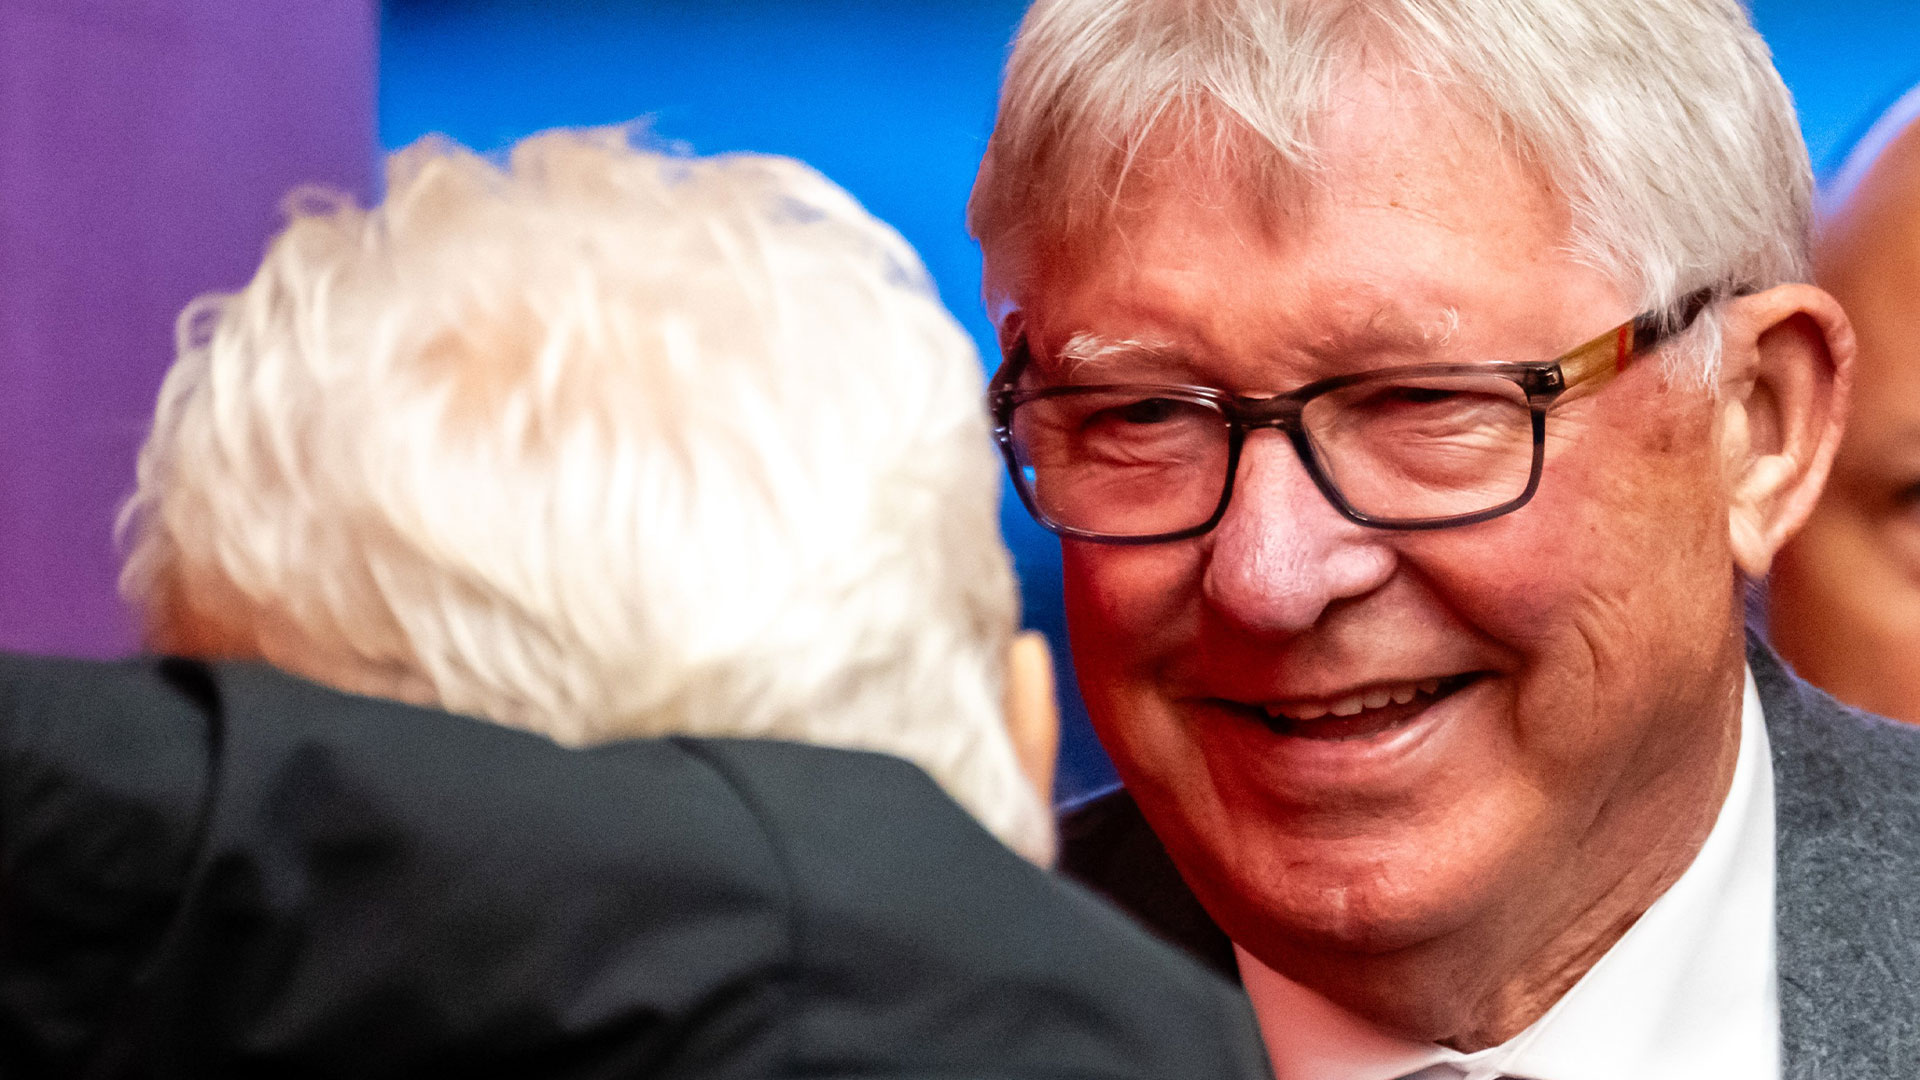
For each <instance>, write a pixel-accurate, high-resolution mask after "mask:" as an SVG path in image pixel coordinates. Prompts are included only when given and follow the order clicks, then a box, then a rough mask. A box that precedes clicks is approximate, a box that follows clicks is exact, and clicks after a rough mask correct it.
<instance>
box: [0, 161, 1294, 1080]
mask: <svg viewBox="0 0 1920 1080" xmlns="http://www.w3.org/2000/svg"><path fill="white" fill-rule="evenodd" d="M387 191H388V194H387V196H386V198H385V200H384V201H383V203H382V204H381V205H380V206H378V207H376V208H374V209H371V210H362V209H359V208H356V207H354V206H352V205H348V204H345V203H343V202H341V201H338V200H335V199H331V198H327V197H322V196H308V197H303V198H301V199H298V200H296V201H295V203H294V208H293V213H292V220H291V222H290V224H289V225H288V227H287V228H286V230H285V231H284V232H283V233H282V234H281V235H280V236H279V237H278V238H277V239H276V240H275V242H274V243H273V245H272V246H271V248H270V250H269V252H268V254H267V256H266V260H265V262H264V263H263V265H262V266H261V268H260V270H259V272H258V274H257V275H256V276H255V278H254V279H253V281H252V282H251V283H250V284H249V285H248V286H247V287H246V288H245V289H243V290H242V291H240V292H239V293H237V294H233V295H228V296H215V297H209V298H206V299H204V300H202V301H200V302H198V303H196V304H195V305H194V306H192V307H191V308H190V309H189V310H188V311H187V312H186V313H185V314H184V315H183V317H182V320H181V330H180V350H179V356H178V358H177V362H176V364H175V366H174V368H173V370H172V371H171V372H170V374H169V376H168V378H167V380H166V383H165V385H164V387H163V390H162V393H161V399H160V403H159V407H158V412H157V415H156V418H155V421H154V425H153V430H152V433H151V436H150V438H149V439H148V442H147V444H146V446H145V448H144V450H143V453H142V455H141V459H140V467H139V486H138V490H137V493H136V494H135V495H134V496H133V498H132V500H131V501H130V503H129V505H128V507H127V512H126V517H125V531H126V538H127V540H128V543H129V545H130V551H129V557H128V561H127V565H126V570H125V577H124V580H123V586H124V589H125V592H126V594H127V596H128V597H129V598H130V599H131V600H132V602H133V603H134V605H135V606H136V607H137V609H138V610H139V612H140V614H141V615H142V617H143V619H144V622H145V625H146V629H147V633H148V635H149V637H150V639H151V641H152V643H153V644H154V646H155V647H156V649H158V650H160V651H161V652H164V653H168V654H172V657H171V658H167V659H159V660H143V661H134V662H129V663H125V664H88V663H81V662H56V661H36V660H30V659H24V658H0V799H4V806H0V846H3V847H4V859H0V1069H3V1070H4V1072H5V1073H6V1075H7V1076H9V1077H35V1076H65V1075H74V1074H78V1073H84V1074H85V1075H89V1076H136V1075H137V1076H143V1077H147V1076H170V1077H198V1076H207V1075H235V1074H248V1075H302V1076H343V1077H344V1076H353V1077H375V1076H417V1075H424V1074H425V1073H426V1072H427V1071H429V1070H431V1071H435V1072H445V1073H447V1074H449V1075H468V1076H483V1075H484V1076H495V1075H498V1076H514V1077H527V1076H558V1075H565V1076H580V1077H587V1076H595V1077H601V1076H604V1077H613V1076H622V1077H631V1076H649V1077H663V1078H668V1077H686V1078H689V1080H692V1078H709V1077H743V1078H744V1077H787V1076H793V1077H799V1076H808V1077H828V1076H849V1077H851V1076H860V1077H894V1076H898V1077H903V1078H904V1077H910V1076H911V1077H922V1076H931V1075H941V1076H968V1077H988V1078H991V1077H1010V1078H1011V1077H1033V1078H1036V1080H1038V1078H1041V1077H1058V1076H1065V1075H1073V1076H1090V1077H1114V1078H1126V1077H1140V1078H1148V1077H1155V1078H1164V1080H1186V1078H1188V1077H1197V1076H1226V1077H1242V1076H1244V1077H1256V1076H1259V1075H1263V1074H1264V1072H1265V1066H1264V1063H1263V1062H1262V1060H1261V1058H1260V1055H1259V1052H1258V1048H1257V1047H1258V1042H1257V1036H1256V1035H1255V1034H1254V1029H1253V1025H1252V1020H1251V1016H1250V1015H1248V1014H1247V1013H1246V1011H1245V1005H1244V1002H1242V1001H1240V1000H1239V998H1238V996H1237V995H1235V994H1234V993H1233V992H1232V991H1231V989H1230V988H1229V987H1227V986H1225V985H1223V984H1221V983H1220V982H1219V981H1218V980H1217V979H1214V978H1213V977H1212V976H1211V975H1208V974H1207V973H1205V972H1204V971H1203V970H1201V969H1200V968H1199V967H1197V966H1195V965H1192V964H1191V963H1189V962H1188V961H1186V960H1185V959H1183V958H1181V957H1180V956H1179V955H1178V954H1177V953H1175V952H1174V951H1173V950H1171V949H1168V948H1166V947H1164V946H1162V945H1160V944H1158V943H1157V942H1154V941H1152V940H1151V939H1150V938H1148V937H1147V936H1146V935H1145V934H1143V933H1142V932H1140V931H1139V930H1137V929H1136V928H1134V927H1132V926H1131V925H1129V924H1128V922H1127V921H1126V920H1125V919H1124V918H1123V917H1122V916H1120V915H1118V914H1117V913H1114V912H1111V911H1110V910H1108V909H1107V908H1105V906H1104V905H1102V904H1100V903H1099V902H1098V901H1097V900H1095V899H1093V898H1092V897H1090V896H1088V895H1086V894H1085V893H1083V892H1080V891H1079V890H1077V889H1076V887H1074V886H1071V885H1068V884H1065V883H1063V882H1060V881H1058V880H1056V879H1054V878H1053V877H1051V876H1050V875H1049V874H1047V873H1046V872H1045V871H1044V870H1043V869H1042V868H1041V867H1040V866H1037V865H1034V864H1035V863H1045V862H1047V861H1048V860H1049V859H1050V857H1051V852H1052V843H1053V838H1052V832H1051V818H1050V814H1049V812H1048V808H1047V806H1046V798H1045V785H1046V782H1047V780H1046V777H1047V774H1048V773H1049V771H1050V769H1051V755H1052V748H1053V741H1054V739H1055V737H1056V733H1055V726H1054V723H1055V722H1054V717H1053V714H1052V712H1051V697H1050V688H1049V687H1048V686H1047V685H1046V683H1045V679H1046V673H1047V671H1048V664H1047V659H1046V656H1045V655H1044V651H1043V650H1042V649H1039V648H1038V647H1037V646H1036V645H1035V644H1034V643H1033V642H1032V639H1030V638H1016V636H1015V634H1014V630H1015V622H1014V620H1015V610H1016V605H1015V595H1014V582H1013V578H1012V575H1011V572H1010V568H1009V565H1008V557H1007V554H1006V552H1005V550H1004V548H1003V547H1002V546H1001V544H1000V541H999V537H998V534H997V531H996V509H995V506H996V501H997V497H998V480H997V475H996V469H995V466H994V463H993V461H992V454H991V450H990V447H989V445H988V442H987V426H986V421H985V417H984V416H983V415H982V413H981V411H980V409H979V405H978V401H979V398H978V393H979V382H980V369H979V365H978V359H977V356H976V355H975V353H974V352H973V349H972V347H971V344H970V342H969V340H968V338H967V336H966V335H965V334H964V333H963V332H962V331H961V330H960V328H959V327H958V326H957V325H956V324H955V323H954V321H953V319H952V318H951V316H949V315H948V314H947V312H946V311H945V310H944V309H943V308H942V307H941V306H940V304H939V302H938V300H937V298H936V296H935V294H934V292H933V289H932V287H931V284H930V283H929V281H928V279H927V278H926V275H925V273H924V271H923V269H922V268H921V266H920V264H919V261H918V259H917V258H916V256H915V255H914V253H913V252H912V250H911V249H910V248H909V247H908V246H907V245H906V243H905V242H904V241H903V240H901V239H900V237H899V236H898V235H897V234H895V233H894V232H893V231H892V230H890V229H888V228H887V227H886V226H884V225H882V224H881V223H879V222H878V221H876V220H875V219H873V218H872V217H870V216H869V215H867V214H866V213H865V212H864V211H863V210H862V209H861V208H860V207H859V206H858V205H857V204H856V203H855V202H854V201H853V200H852V198H851V197H849V196H848V195H847V194H846V193H845V192H843V191H841V190H840V189H838V188H837V187H835V186H834V185H832V184H831V183H829V182H828V181H826V180H825V179H823V178H822V177H820V176H819V175H818V174H816V173H814V172H812V171H811V170H809V169H807V168H806V167H805V166H803V165H800V164H799V163H797V162H793V161H790V160H785V159H779V158H770V157H758V156H733V157H723V158H713V159H692V158H687V157H684V156H676V155H671V154H663V153H656V152H651V151H648V150H645V149H639V148H636V147H635V146H633V145H631V143H630V141H629V133H628V132H626V131H624V130H601V131H586V132H565V131H562V132H554V133H549V134H546V135H541V136H536V137H534V138H531V139H529V140H526V141H524V142H522V143H521V144H519V145H518V146H517V147H515V148H514V150H513V152H512V155H511V158H510V160H509V161H508V162H507V163H506V164H505V165H504V166H502V165H498V164H495V163H493V162H490V161H488V160H486V159H483V158H481V157H479V156H476V155H474V154H472V153H469V152H467V151H465V150H463V149H460V148H458V147H455V146H452V145H450V144H447V143H445V142H440V141H433V140H428V141H424V142H422V143H421V144H418V145H415V146H414V147H412V148H410V149H408V150H405V151H402V152H401V153H399V154H398V155H396V157H395V158H394V159H393V162H392V164H391V167H390V172H389V178H388V189H387ZM1009 657H1011V660H1010V659H1009ZM451 714H466V715H465V716H458V715H451ZM467 717H478V718H481V719H483V720H486V721H492V722H493V723H492V724H486V723H481V722H479V721H478V720H473V719H468V718H467ZM511 729H520V730H517V731H516V730H511ZM559 744H566V746H562V745H559ZM590 745H591V746H593V747H594V749H590V750H589V749H569V748H568V747H587V746H590ZM963 807H964V809H962V808H963ZM968 811H970V812H971V815H969V813H968ZM976 819H977V822H976ZM983 827H984V828H983ZM995 836H997V837H999V838H1001V839H1002V840H1004V841H1005V842H1006V844H1007V845H1010V847H1011V849H1013V850H1010V849H1009V847H1007V846H1002V845H1001V844H1000V843H998V842H996V841H995V839H994V837H995ZM1016 850H1017V851H1018V852H1019V853H1020V854H1023V855H1025V856H1026V858H1025V859H1022V858H1021V857H1020V855H1017V854H1015V851H1016Z"/></svg>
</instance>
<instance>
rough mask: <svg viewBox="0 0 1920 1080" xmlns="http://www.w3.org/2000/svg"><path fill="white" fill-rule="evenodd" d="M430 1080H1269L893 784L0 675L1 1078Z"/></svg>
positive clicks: (947, 821)
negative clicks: (453, 1079) (1202, 1079)
mask: <svg viewBox="0 0 1920 1080" xmlns="http://www.w3.org/2000/svg"><path fill="white" fill-rule="evenodd" d="M429 1072H431V1073H433V1074H435V1075H441V1074H445V1075H460V1076H496V1075H497V1076H513V1077H516V1078H526V1077H567V1078H574V1077H578V1078H587V1077H642V1076H644V1077H660V1078H666V1080H677V1078H687V1080H692V1078H702V1080H705V1078H720V1077H741V1078H745V1077H766V1078H772V1077H801V1076H805V1077H835V1076H846V1077H855V1076H857V1077H862V1078H885V1077H899V1078H906V1077H916V1078H920V1077H925V1078H933V1077H962V1076H965V1077H985V1078H991V1077H1036V1078H1038V1077H1049V1078H1052V1077H1115V1078H1120V1077H1143V1078H1144V1077H1166V1078H1173V1077H1190V1076H1225V1077H1241V1076H1260V1075H1264V1073H1265V1064H1264V1060H1263V1058H1262V1056H1261V1054H1260V1051H1259V1047H1258V1040H1257V1035H1256V1034H1255V1033H1254V1030H1253V1027H1252V1021H1251V1017H1250V1015H1249V1014H1248V1013H1247V1010H1246V1007H1245V1004H1244V1002H1243V1001H1240V1000H1239V999H1238V997H1237V995H1235V994H1234V993H1233V992H1232V991H1231V989H1230V988H1228V987H1226V986H1224V985H1222V984H1221V983H1220V982H1219V981H1218V980H1216V979H1214V978H1213V977H1211V976H1209V975H1207V974H1206V973H1205V972H1203V971H1201V970H1199V969H1198V968H1197V967H1195V966H1194V965H1192V964H1190V963H1189V962H1188V961H1186V960H1185V959H1184V958H1182V957H1180V956H1179V955H1177V954H1176V953H1175V952H1174V951H1173V950H1170V949H1165V948H1163V947H1161V946H1159V945H1158V944H1157V943H1155V942H1152V941H1150V940H1147V939H1145V938H1144V936H1143V935H1140V934H1139V933H1138V932H1137V931H1136V930H1135V929H1134V928H1133V927H1132V926H1131V924H1130V923H1129V922H1128V921H1127V920H1126V919H1125V918H1124V917H1123V916H1120V915H1118V914H1116V913H1113V912H1111V911H1110V910H1108V909H1107V908H1106V907H1105V906H1104V905H1102V904H1100V903H1099V902H1097V901H1096V900H1094V899H1093V898H1091V897H1090V896H1088V895H1087V894H1085V893H1084V892H1081V891H1080V890H1078V889H1077V888H1075V887H1073V886H1070V885H1066V884H1064V883H1062V882H1059V881H1057V880H1056V879H1054V878H1052V877H1051V876H1049V875H1047V874H1046V873H1044V872H1042V871H1040V870H1038V869H1036V868H1033V867H1031V866H1028V865H1027V864H1026V863H1025V862H1023V861H1022V860H1020V859H1019V858H1018V857H1017V856H1015V855H1013V854H1012V853H1011V852H1009V851H1008V850H1007V849H1005V848H1004V847H1002V846H1001V845H999V844H998V843H997V842H995V841H994V840H993V839H992V838H991V837H990V836H988V835H987V834H986V833H985V832H984V831H982V830H981V829H980V828H979V827H978V826H977V825H976V824H975V823H974V822H973V820H972V819H971V818H970V817H968V816H967V815H966V814H965V812H964V811H962V810H961V809H960V808H959V807H958V806H957V805H955V804H954V803H953V802H952V801H951V800H949V799H948V798H947V797H946V796H945V795H944V794H943V793H941V792H940V791H939V789H938V787H937V786H935V785H934V784H933V783H932V781H931V780H930V779H928V778H927V777H926V776H925V774H923V773H921V772H920V771H919V770H917V769H915V768H914V767H913V766H911V765H909V764H907V763H905V762H903V761H899V760H897V759H894V758H889V757H884V756H881V755H875V754H864V753H854V752H848V751H836V750H826V749H820V748H815V747H806V746H798V745H792V744H782V743H771V742H753V741H731V742H730V741H726V740H700V739H665V740H638V741H634V742H629V743H620V744H615V745H610V746H605V747H601V748H597V749H593V750H586V751H576V750H567V749H563V748H561V747H558V746H555V745H553V744H552V743H550V742H547V741H546V740H543V739H540V738H537V737H534V736H530V735H526V734H523V733H519V732H514V731H509V730H505V729H502V728H498V727H494V726H491V725H487V724H482V723H479V722H477V721H473V720H469V719H465V718H461V717H455V716H450V715H446V714H442V713H438V712H434V711H432V710H425V709H414V708H408V707H406V706H401V705H397V704H394V703H392V702H386V701H377V700H372V699H366V698H358V697H352V696H349V695H343V694H338V693H334V692H332V691H329V690H326V689H323V688H321V687H318V686H314V685H312V684H309V683H305V682H302V681H300V680H298V679H294V678H291V677H289V676H286V675H284V674H281V673H279V672H276V671H274V670H272V669H270V668H264V667H259V666H251V665H228V664H219V665H211V666H207V665H200V664H193V663H187V662H182V661H139V662H130V663H124V664H110V665H103V664H89V663H78V662H54V661H45V660H29V659H22V658H16V657H4V656H0V1074H3V1075H5V1076H8V1077H28V1078H30V1077H36V1076H66V1075H86V1076H90V1077H201V1076H211V1075H221V1076H235V1075H238V1076H262V1077H266V1076H272V1077H321V1076H340V1077H348V1076H351V1077H388V1076H417V1075H426V1074H428V1073H429Z"/></svg>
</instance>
